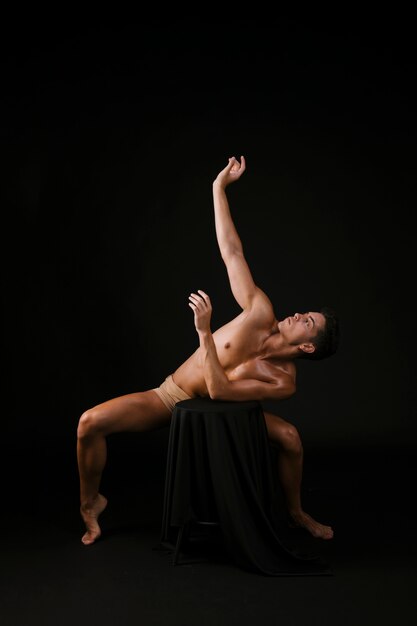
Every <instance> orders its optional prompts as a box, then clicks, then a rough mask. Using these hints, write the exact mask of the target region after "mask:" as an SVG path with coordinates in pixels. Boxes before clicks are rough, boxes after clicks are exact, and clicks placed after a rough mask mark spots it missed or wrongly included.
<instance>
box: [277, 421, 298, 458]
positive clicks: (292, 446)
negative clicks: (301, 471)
mask: <svg viewBox="0 0 417 626" xmlns="http://www.w3.org/2000/svg"><path fill="white" fill-rule="evenodd" d="M281 446H282V447H283V448H284V450H286V451H287V452H292V453H294V454H301V452H302V451H303V444H302V443H301V438H300V435H299V434H298V430H297V429H296V427H295V426H293V424H286V425H285V426H284V427H283V429H282V441H281Z"/></svg>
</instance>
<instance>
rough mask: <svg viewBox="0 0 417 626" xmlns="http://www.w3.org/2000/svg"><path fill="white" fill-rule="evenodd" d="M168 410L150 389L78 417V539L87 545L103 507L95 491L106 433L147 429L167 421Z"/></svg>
mask: <svg viewBox="0 0 417 626" xmlns="http://www.w3.org/2000/svg"><path fill="white" fill-rule="evenodd" d="M170 417H171V412H170V411H169V410H168V409H167V408H166V406H165V405H164V404H163V402H162V401H161V400H160V399H159V397H158V396H157V395H156V393H155V392H154V391H151V390H150V391H144V392H142V393H132V394H128V395H125V396H120V397H119V398H114V399H112V400H109V401H108V402H104V403H103V404H99V405H97V406H95V407H94V408H92V409H89V410H88V411H86V412H85V413H83V415H82V416H81V418H80V421H79V425H78V431H77V437H78V438H77V459H78V471H79V477H80V512H81V517H82V518H83V520H84V523H85V526H86V533H85V534H84V535H83V537H82V539H81V541H82V542H83V543H84V544H85V545H90V544H92V543H94V541H96V540H97V539H98V538H99V537H100V535H101V529H100V526H99V523H98V518H99V516H100V514H101V513H102V512H103V511H104V509H105V508H106V506H107V499H106V498H105V497H104V496H103V495H102V494H101V493H99V488H100V482H101V476H102V473H103V470H104V466H105V464H106V458H107V445H106V436H107V435H109V434H111V433H115V432H122V431H130V432H134V431H149V430H154V429H157V428H161V427H163V426H166V425H167V424H169V420H170Z"/></svg>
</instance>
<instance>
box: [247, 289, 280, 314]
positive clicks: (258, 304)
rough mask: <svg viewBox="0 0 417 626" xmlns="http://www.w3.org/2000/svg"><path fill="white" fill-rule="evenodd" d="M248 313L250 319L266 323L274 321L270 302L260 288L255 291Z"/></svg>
mask: <svg viewBox="0 0 417 626" xmlns="http://www.w3.org/2000/svg"><path fill="white" fill-rule="evenodd" d="M248 313H249V314H250V315H251V317H254V318H256V319H259V320H262V321H266V322H273V320H274V319H275V312H274V307H273V305H272V302H271V300H270V298H269V297H268V296H267V294H266V293H265V292H264V291H263V290H262V289H261V288H260V287H257V288H256V290H255V293H254V296H253V298H252V300H251V304H250V307H249V308H248Z"/></svg>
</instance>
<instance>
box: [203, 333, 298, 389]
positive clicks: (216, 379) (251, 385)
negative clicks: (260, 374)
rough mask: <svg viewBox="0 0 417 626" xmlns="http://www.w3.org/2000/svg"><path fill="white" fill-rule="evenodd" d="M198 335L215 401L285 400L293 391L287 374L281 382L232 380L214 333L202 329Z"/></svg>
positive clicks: (206, 374)
mask: <svg viewBox="0 0 417 626" xmlns="http://www.w3.org/2000/svg"><path fill="white" fill-rule="evenodd" d="M198 335H199V339H200V348H201V350H202V352H203V359H204V379H205V382H206V385H207V390H208V392H209V396H210V398H211V399H212V400H234V401H244V400H284V399H286V398H289V397H290V396H292V395H293V394H294V392H295V386H294V383H293V381H292V380H291V378H290V377H289V376H287V375H285V374H284V376H283V379H282V380H280V381H278V380H271V382H264V381H260V380H255V379H246V380H236V381H230V380H229V379H228V378H227V376H226V374H225V372H224V370H223V368H222V366H221V364H220V361H219V358H218V356H217V350H216V345H215V343H214V339H213V335H212V334H211V332H210V331H205V332H199V333H198Z"/></svg>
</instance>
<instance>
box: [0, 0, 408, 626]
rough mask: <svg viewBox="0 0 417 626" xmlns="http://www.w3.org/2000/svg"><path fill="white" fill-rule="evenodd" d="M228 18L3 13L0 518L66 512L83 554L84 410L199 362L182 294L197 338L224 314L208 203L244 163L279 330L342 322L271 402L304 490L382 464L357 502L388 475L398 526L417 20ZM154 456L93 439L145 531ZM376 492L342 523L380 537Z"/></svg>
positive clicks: (242, 217)
mask: <svg viewBox="0 0 417 626" xmlns="http://www.w3.org/2000/svg"><path fill="white" fill-rule="evenodd" d="M164 11H165V9H164V8H162V7H161V15H162V14H164ZM252 11H253V8H252ZM223 12H224V10H223V9H222V16H221V18H220V17H219V18H218V19H216V18H215V17H213V16H212V15H210V16H207V15H206V16H204V17H202V16H200V17H198V16H197V15H194V16H187V17H181V16H180V15H178V14H177V15H174V16H172V17H169V16H167V15H165V14H164V17H165V18H166V19H156V18H155V19H151V18H150V17H149V16H148V17H146V18H145V17H143V18H141V17H140V16H139V15H138V13H137V12H136V13H135V14H131V15H129V14H128V13H127V12H126V13H124V12H123V11H122V10H120V11H119V13H117V11H116V9H115V8H114V7H113V9H112V12H111V13H110V12H109V13H108V14H104V13H103V10H101V11H99V10H97V12H96V13H95V14H94V15H93V14H91V15H87V14H86V12H85V10H84V12H83V13H81V12H79V13H78V12H77V10H76V9H75V8H74V7H68V10H65V11H64V10H63V9H62V11H61V12H59V13H58V11H55V12H54V11H49V10H48V11H47V10H44V11H43V12H42V11H41V12H40V11H39V7H37V8H36V12H35V10H33V14H28V13H27V12H26V13H25V12H24V11H23V10H22V13H21V14H17V13H16V14H14V15H11V14H10V15H8V14H4V15H3V18H4V19H3V22H2V40H1V41H2V43H1V47H2V52H1V100H0V105H1V172H2V184H1V192H0V193H1V212H2V228H1V232H2V246H1V251H2V302H3V305H2V310H3V338H2V345H3V347H2V354H3V362H4V372H3V376H2V380H3V410H2V434H3V436H2V454H1V459H2V464H3V477H4V481H3V504H4V506H5V515H4V516H3V521H4V520H5V519H6V520H7V514H8V513H9V516H11V517H10V520H12V519H13V520H14V518H13V515H15V514H16V511H18V512H19V511H22V512H23V515H26V514H29V516H30V515H32V516H33V515H36V511H39V510H41V511H45V510H46V511H49V513H48V515H51V503H52V508H53V509H54V511H56V510H57V509H55V508H54V507H58V508H59V506H60V505H59V503H60V502H61V501H62V500H63V501H64V505H63V507H64V508H63V509H61V514H62V518H60V519H58V520H57V522H56V524H57V527H60V528H61V529H62V528H65V527H66V524H73V527H74V528H76V530H75V532H74V534H75V535H76V541H77V545H78V543H79V537H78V535H79V534H80V533H81V525H80V527H78V524H79V523H80V521H79V518H78V474H77V466H76V453H75V447H76V429H77V423H78V419H79V416H80V415H81V413H82V412H83V411H84V410H85V409H87V408H89V407H91V406H93V405H94V404H96V403H99V402H102V401H104V400H107V399H109V398H111V397H114V396H117V395H121V394H125V393H129V392H132V391H141V390H144V389H148V388H151V387H154V386H157V385H159V384H160V383H161V382H162V380H163V379H164V378H165V376H166V375H167V374H169V373H170V372H172V371H173V370H174V369H175V368H176V367H177V366H178V365H179V364H180V363H181V362H182V361H183V360H184V359H185V358H187V357H188V356H189V354H190V353H191V352H192V351H193V350H194V349H195V348H196V347H197V335H196V333H195V330H194V325H193V319H192V312H191V310H190V309H189V307H188V304H187V298H188V294H189V293H190V291H193V290H196V289H199V288H201V289H204V290H205V291H206V292H207V293H209V294H210V296H211V299H212V302H213V307H214V312H213V329H214V328H216V327H218V326H219V325H221V324H223V323H224V322H226V321H228V320H229V319H230V318H231V317H232V316H233V315H235V314H236V313H237V312H238V308H237V305H236V303H235V302H234V300H233V298H232V295H231V292H230V289H229V285H228V281H227V275H226V271H225V268H224V266H223V264H222V262H221V260H220V257H219V252H218V248H217V244H216V239H215V232H214V223H213V213H212V198H211V183H212V180H213V178H214V177H215V176H216V174H217V172H218V171H219V170H220V169H222V168H223V167H224V166H225V165H226V163H227V158H228V157H229V156H231V155H235V156H237V157H239V156H240V155H241V154H243V155H245V157H246V159H247V171H246V173H245V174H244V176H243V178H241V179H240V181H239V182H238V183H237V184H236V185H234V186H232V187H230V188H229V200H230V204H231V208H232V213H233V216H234V219H235V223H236V226H237V228H238V231H239V233H240V235H241V238H242V241H243V245H244V249H245V253H246V256H247V259H248V261H249V264H250V266H251V268H252V270H253V275H254V278H255V280H256V282H257V283H258V284H259V285H260V286H261V287H262V288H263V289H264V290H265V291H266V292H267V293H268V295H269V296H270V297H271V300H272V301H273V302H274V305H275V306H276V315H277V316H278V318H280V317H282V316H286V315H288V314H292V313H293V312H294V311H300V310H308V309H310V310H314V309H316V308H318V307H320V306H322V305H324V304H328V305H330V306H333V307H334V308H335V309H336V310H337V311H338V312H339V315H340V318H341V323H342V342H341V346H340V349H339V351H338V353H337V354H336V355H335V356H334V357H332V358H331V359H329V360H326V361H323V362H319V363H306V362H300V364H299V370H298V372H299V373H298V392H297V394H296V396H294V397H293V398H291V399H290V400H287V401H283V402H280V403H275V404H274V403H265V406H266V408H270V409H272V410H275V411H276V412H277V413H278V414H279V415H281V416H282V417H284V418H286V419H289V420H290V421H292V422H293V423H294V424H295V425H296V426H297V427H298V429H299V431H300V434H301V435H302V438H303V442H304V447H305V450H306V453H307V454H306V462H307V468H306V470H307V471H306V476H307V480H308V476H309V473H308V472H309V469H311V468H312V466H310V465H309V464H310V463H311V464H312V465H314V464H316V466H315V467H316V469H317V468H319V470H320V462H321V461H320V459H324V461H323V464H324V465H323V468H322V469H323V471H324V473H323V474H320V473H319V476H321V479H322V480H324V481H325V480H326V479H325V478H324V477H325V476H326V475H329V474H328V472H329V471H330V472H331V471H332V469H331V466H329V467H327V466H326V463H327V460H328V459H333V460H334V459H336V458H337V457H338V456H339V454H340V455H341V456H340V457H339V458H340V459H342V458H343V459H345V458H347V459H348V462H347V465H346V466H345V469H344V471H345V472H347V474H346V475H349V481H347V482H349V485H350V488H352V489H356V488H357V487H359V484H360V481H361V479H360V476H359V474H357V473H356V474H355V472H357V462H358V460H359V459H362V460H363V459H366V463H368V465H369V466H370V467H371V466H372V464H373V463H374V461H375V463H377V465H375V467H376V469H375V473H374V474H372V481H371V482H372V483H373V486H372V484H370V489H371V490H372V489H373V488H375V486H378V475H379V473H380V472H382V474H383V476H384V479H383V480H385V479H386V478H387V475H389V474H390V472H391V469H392V468H395V470H396V471H397V472H398V474H395V476H394V474H392V476H391V482H390V483H385V485H386V486H387V490H388V492H389V493H388V495H387V494H384V497H385V496H386V497H387V498H388V501H391V510H392V509H393V508H395V507H397V505H398V506H399V507H400V508H402V507H403V508H404V510H407V511H408V509H409V504H410V502H409V499H408V496H409V493H410V491H411V489H412V485H413V480H412V472H413V467H414V465H415V462H414V454H413V451H414V447H415V443H416V434H417V426H416V419H415V417H416V409H415V407H416V398H415V374H416V367H415V358H414V345H415V338H416V334H417V316H416V308H415V304H414V300H415V296H414V291H415V219H414V212H415V206H416V202H415V150H416V124H415V98H414V93H413V92H414V84H415V58H414V55H415V44H414V36H415V35H414V32H413V21H412V19H411V15H409V14H407V13H404V12H402V11H401V8H400V7H399V6H396V9H395V12H392V11H391V12H388V11H387V12H386V13H384V12H381V10H380V9H379V13H378V14H377V15H375V14H373V15H366V14H364V10H363V7H362V9H361V10H359V9H358V10H356V11H355V10H353V9H351V10H350V12H349V11H347V10H346V11H345V12H344V11H343V10H342V9H340V13H339V14H336V13H335V12H334V11H333V12H324V11H323V14H321V15H320V14H319V13H318V12H317V11H316V10H314V11H311V12H310V13H303V12H302V10H301V9H300V11H299V12H298V14H297V13H295V14H294V15H290V14H289V13H287V14H286V13H284V12H283V11H279V10H278V14H275V15H274V16H272V15H269V14H268V13H262V14H261V11H260V10H259V14H253V13H245V10H242V8H241V7H239V9H237V8H235V9H234V11H233V12H232V15H231V16H230V15H229V17H226V16H225V15H223ZM155 13H157V11H155ZM167 436H168V432H167V430H166V429H165V430H163V431H158V432H153V433H147V434H144V435H140V436H139V435H137V434H123V435H115V436H113V437H111V438H109V464H108V468H107V469H106V471H105V474H104V476H103V481H104V483H105V485H104V487H105V490H106V489H107V491H106V493H109V492H110V493H111V492H113V496H114V498H117V494H119V498H120V499H119V501H118V505H119V506H120V507H121V510H123V507H124V506H125V507H129V504H128V502H132V497H133V498H136V495H135V494H136V493H137V494H138V497H140V498H141V502H143V507H146V506H149V507H151V506H155V510H156V511H157V512H158V513H157V515H156V518H155V519H156V521H157V520H158V519H159V518H158V515H159V507H160V502H161V499H162V488H163V478H164V471H165V457H166V443H167ZM342 451H343V455H344V456H343V455H342ZM343 462H344V461H343ZM339 467H340V466H339ZM355 468H356V469H355ZM320 471H321V470H320ZM326 472H327V474H326ZM310 476H311V474H310ZM397 476H398V478H397ZM374 479H375V480H374ZM342 482H343V481H342ZM346 484H347V483H346ZM355 485H356V487H355ZM132 487H133V488H134V490H136V489H137V491H133V492H132ZM382 488H383V487H381V484H379V486H378V488H377V492H375V493H376V494H377V495H375V497H374V498H370V499H369V500H367V499H368V496H369V493H370V492H369V491H367V490H366V488H365V487H364V488H363V492H362V496H361V498H362V500H361V506H360V511H358V512H357V515H356V514H355V515H353V512H352V516H353V517H354V518H355V521H356V523H358V518H361V517H363V515H364V511H365V512H366V513H367V515H368V517H369V516H370V517H371V518H373V523H374V526H373V527H374V529H375V528H377V527H378V523H379V521H380V519H381V518H380V513H379V508H380V507H381V508H383V507H384V506H385V505H384V504H383V503H382V501H381V499H379V500H378V498H379V497H380V494H381V492H380V491H378V489H382ZM397 488H398V489H399V492H398V495H397V496H396V497H394V496H393V494H394V492H395V490H396V489H397ZM145 492H146V493H147V494H148V495H149V496H150V500H149V502H151V504H149V505H148V504H146V499H145V498H143V500H142V497H143V496H142V494H143V493H145ZM132 493H133V496H132ZM127 494H128V495H129V497H130V500H128V501H125V496H126V495H127ZM139 494H141V495H140V496H139ZM403 496H404V497H403ZM393 498H394V500H393ZM45 499H46V502H49V503H50V505H49V509H48V508H46V509H45ZM152 503H153V504H152ZM155 503H156V504H155ZM116 504H117V499H116ZM333 504H334V503H333ZM37 507H38V508H37ZM372 507H373V508H374V511H373V513H370V509H372ZM116 508H117V505H116ZM342 508H343V507H342ZM334 510H335V509H334ZM142 513H143V511H142ZM72 515H73V516H74V517H71V516H72ZM144 515H145V517H146V513H145V514H144ZM151 515H153V513H152V514H151ZM343 515H345V512H344V513H343ZM392 515H393V517H394V512H393V510H392ZM329 516H330V517H331V514H329ZM29 518H30V517H29ZM64 518H65V519H66V521H63V519H64ZM23 519H25V518H24V517H23ZM33 519H34V518H33ZM387 519H388V518H387ZM68 520H69V521H68ZM75 520H77V521H75ZM368 521H369V520H368ZM407 523H408V522H407ZM410 523H411V522H410ZM13 524H14V521H13ZM11 525H12V521H10V526H11ZM388 525H389V526H390V528H392V527H393V526H394V525H395V524H392V525H391V521H389V523H388V521H386V526H388ZM410 527H411V526H410ZM382 528H383V526H381V529H382ZM384 528H385V527H384ZM26 531H27V528H25V531H24V532H26ZM368 532H369V529H368ZM381 532H382V530H381ZM71 533H72V530H71ZM384 533H385V531H384ZM388 534H389V533H388ZM355 537H356V539H355V541H358V538H359V537H361V535H360V533H359V530H357V534H356V536H355ZM368 538H369V535H368ZM385 538H386V535H385V534H384V539H385ZM5 539H6V536H5ZM73 541H74V538H73V536H72V534H71V541H70V542H69V544H70V543H71V542H73ZM375 541H377V539H375ZM45 543H46V542H45ZM69 544H68V545H69ZM346 545H347V544H346ZM71 546H72V543H71ZM357 546H359V547H358V551H359V552H360V554H361V557H362V558H363V554H364V552H363V550H364V549H365V550H366V548H364V546H363V545H361V544H360V540H359V544H357ZM97 548H98V549H99V550H100V548H99V547H98V546H97ZM116 548H117V545H116ZM69 549H70V550H71V551H72V550H73V548H72V547H71V548H69ZM349 549H350V548H349ZM103 550H105V548H103ZM129 550H130V547H129ZM369 550H370V548H369ZM379 550H380V547H379V546H378V548H375V553H372V554H371V552H369V553H368V557H369V558H371V559H375V558H376V559H378V557H377V556H376V555H377V554H379ZM90 554H92V553H90ZM96 554H98V555H99V554H100V553H96ZM407 554H408V553H407ZM54 558H56V557H54ZM77 558H80V559H83V558H85V556H84V553H83V556H81V555H80V556H79V557H77ZM88 558H90V557H88ZM92 558H94V557H92ZM115 558H116V560H117V557H115ZM23 562H24V557H23V556H22V561H21V563H23ZM51 562H52V561H51ZM80 562H81V561H80ZM120 566H121V567H122V568H123V567H125V563H123V564H121V565H120ZM45 567H46V566H45ZM83 567H84V565H83ZM54 568H55V565H54ZM20 569H21V568H20V567H19V574H20ZM348 570H349V565H348ZM364 576H365V574H364ZM134 584H136V582H135V583H134ZM401 584H402V583H401ZM401 589H402V590H401V592H398V593H399V594H402V593H403V588H401ZM404 593H405V592H404ZM58 595H59V594H58ZM326 597H327V591H326ZM361 597H362V596H361ZM401 597H402V596H401ZM335 598H336V596H335ZM155 602H157V599H155ZM30 606H32V605H30ZM393 606H394V605H393ZM321 610H322V605H320V611H321ZM393 610H394V609H393ZM248 615H250V612H249V613H248ZM346 615H348V613H347V614H346ZM190 619H191V618H190ZM192 619H194V617H193V618H192ZM152 623H153V622H152ZM190 623H191V622H190ZM193 623H194V622H193ZM321 623H323V622H321ZM404 623H405V622H404Z"/></svg>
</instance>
